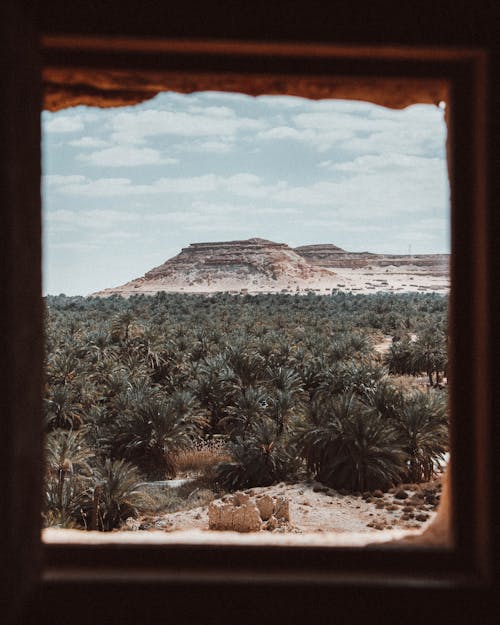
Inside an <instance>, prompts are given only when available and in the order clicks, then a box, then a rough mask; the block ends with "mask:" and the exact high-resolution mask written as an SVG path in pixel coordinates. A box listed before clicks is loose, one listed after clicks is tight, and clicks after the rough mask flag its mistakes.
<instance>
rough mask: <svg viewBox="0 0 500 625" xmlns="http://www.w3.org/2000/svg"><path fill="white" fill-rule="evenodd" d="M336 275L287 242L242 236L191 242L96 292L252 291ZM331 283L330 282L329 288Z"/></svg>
mask: <svg viewBox="0 0 500 625" xmlns="http://www.w3.org/2000/svg"><path fill="white" fill-rule="evenodd" d="M332 279H336V274H335V273H334V272H333V271H331V270H329V269H324V268H322V267H317V266H315V265H313V264H311V263H310V262H309V261H308V260H306V259H305V258H303V257H302V256H301V255H300V254H298V253H297V252H296V251H295V250H293V249H292V248H291V247H289V246H288V245H287V244H286V243H275V242H274V241H268V240H266V239H259V238H252V239H246V240H241V241H217V242H207V243H191V245H189V246H188V247H185V248H183V249H182V250H181V252H180V253H179V254H177V256H174V257H173V258H170V259H169V260H167V261H165V262H164V263H163V264H162V265H159V266H158V267H155V268H154V269H151V270H150V271H148V272H147V273H146V274H144V276H142V277H141V278H136V279H135V280H132V281H131V282H127V283H126V284H124V285H122V286H118V287H114V288H110V289H105V290H104V291H100V292H99V293H96V294H95V295H100V296H107V295H113V294H121V295H130V294H132V293H141V292H144V293H147V294H151V293H157V292H160V291H180V290H181V289H182V290H183V291H185V292H186V293H187V292H190V291H191V292H193V291H194V292H204V291H229V292H234V293H242V294H244V293H247V292H248V290H249V284H253V285H255V288H256V290H265V291H269V292H280V291H282V290H285V289H286V290H289V289H290V287H291V286H292V284H294V285H295V284H297V285H299V286H300V288H306V287H307V286H313V285H316V284H318V283H322V284H324V285H331V284H332ZM330 288H331V287H330Z"/></svg>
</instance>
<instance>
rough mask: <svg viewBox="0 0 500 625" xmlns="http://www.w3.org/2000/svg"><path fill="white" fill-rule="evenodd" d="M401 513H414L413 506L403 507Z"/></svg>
mask: <svg viewBox="0 0 500 625" xmlns="http://www.w3.org/2000/svg"><path fill="white" fill-rule="evenodd" d="M403 512H415V508H414V507H413V506H405V507H404V508H403Z"/></svg>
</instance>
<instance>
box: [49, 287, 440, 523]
mask: <svg viewBox="0 0 500 625" xmlns="http://www.w3.org/2000/svg"><path fill="white" fill-rule="evenodd" d="M446 318H447V300H446V298H444V297H442V296H439V295H436V294H389V293H376V294H370V295H354V294H346V293H334V294H332V295H329V296H319V295H315V294H312V293H311V294H309V295H289V294H274V295H257V296H233V295H229V294H223V293H220V294H215V295H213V296H211V297H206V296H199V295H187V294H166V293H158V294H157V295H155V296H152V297H148V296H135V297H132V298H130V299H128V300H127V299H123V298H121V297H118V296H113V297H110V298H83V297H65V296H57V297H48V298H47V299H46V354H47V355H46V358H47V363H46V388H45V400H44V401H45V429H46V439H45V440H46V443H45V453H46V475H45V484H46V488H45V493H46V500H45V505H44V511H43V518H44V524H45V525H59V526H65V527H71V526H73V527H86V528H96V529H101V530H110V529H112V528H115V527H119V526H120V524H121V523H122V522H123V521H124V520H125V519H126V518H127V517H129V516H134V515H136V514H137V513H138V512H140V511H144V510H147V508H148V506H149V505H150V503H151V502H150V501H148V498H147V496H146V495H145V494H144V492H143V491H142V490H141V489H140V488H138V485H139V483H141V482H143V481H147V480H163V479H166V478H171V477H174V476H175V475H176V473H177V471H178V470H179V468H180V469H185V468H186V467H187V465H186V463H185V460H186V458H187V457H189V458H191V465H192V466H191V465H190V467H187V468H191V469H193V470H194V471H195V472H197V473H198V479H200V480H203V481H204V483H205V484H209V485H210V488H212V489H213V491H214V493H220V492H225V491H229V490H235V489H239V488H248V487H253V486H266V485H270V484H273V483H276V482H281V481H287V482H294V481H297V480H300V479H306V478H308V477H311V478H314V479H317V480H319V481H320V482H322V483H324V484H326V485H328V486H330V487H332V488H336V489H339V490H345V491H350V492H358V491H359V492H363V491H370V490H374V489H382V490H386V489H388V488H390V487H391V486H394V485H396V484H399V483H404V482H412V483H415V482H422V481H427V480H429V479H431V478H432V476H433V474H434V471H435V469H436V467H437V466H439V463H440V462H441V461H442V460H443V457H444V455H445V453H446V452H447V450H448V416H447V401H446V389H445V388H444V387H443V382H444V378H445V376H446V367H447V356H446V354H447V345H446V341H447V339H446V337H447V334H446ZM384 336H390V337H392V343H391V344H390V347H389V350H388V351H387V353H385V354H383V355H382V354H380V353H378V352H377V351H376V350H375V349H374V345H375V344H376V343H377V341H380V340H381V339H382V338H383V337H384ZM417 376H420V377H421V376H426V377H427V384H425V383H424V384H422V383H421V382H420V383H417V382H416V380H417V379H418V378H417ZM197 457H198V459H199V460H200V461H199V463H198V465H197V462H196V458H197ZM202 458H203V459H204V461H203V462H201V459H202ZM207 458H209V461H207ZM183 461H184V464H183Z"/></svg>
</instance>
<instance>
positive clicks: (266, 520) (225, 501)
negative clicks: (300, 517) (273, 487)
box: [208, 492, 290, 532]
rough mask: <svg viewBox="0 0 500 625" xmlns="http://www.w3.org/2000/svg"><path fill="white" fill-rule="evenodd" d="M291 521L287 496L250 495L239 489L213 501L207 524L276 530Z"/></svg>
mask: <svg viewBox="0 0 500 625" xmlns="http://www.w3.org/2000/svg"><path fill="white" fill-rule="evenodd" d="M289 521H290V510H289V503H288V500H287V499H286V497H271V496H269V495H260V496H256V497H251V496H250V495H248V494H247V493H242V492H237V493H234V495H226V496H225V497H223V498H222V499H217V500H216V501H212V503H211V504H210V505H209V507H208V527H209V529H211V530H222V531H224V530H225V531H233V532H259V531H260V530H262V529H265V530H273V529H276V527H278V526H279V525H283V524H286V523H288V522H289Z"/></svg>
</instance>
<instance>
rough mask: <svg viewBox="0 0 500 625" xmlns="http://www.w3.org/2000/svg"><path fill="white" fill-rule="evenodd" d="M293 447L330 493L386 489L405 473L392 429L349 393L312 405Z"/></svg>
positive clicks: (402, 453) (398, 443)
mask: <svg viewBox="0 0 500 625" xmlns="http://www.w3.org/2000/svg"><path fill="white" fill-rule="evenodd" d="M297 445H298V449H299V452H300V454H301V455H302V457H303V458H304V459H305V461H306V464H307V468H308V470H309V471H311V472H312V473H313V474H314V475H315V476H316V478H317V479H318V480H319V481H320V482H323V483H325V484H327V485H329V486H331V487H333V488H338V489H347V490H351V491H366V490H375V489H382V490H386V489H388V488H390V487H391V486H393V485H394V484H396V483H397V482H398V481H399V480H400V478H401V476H402V474H403V472H404V468H405V459H406V456H405V454H404V451H403V449H402V446H401V444H400V442H399V440H398V436H397V432H396V430H395V428H394V427H393V425H392V424H390V423H388V422H387V421H386V420H384V419H382V418H381V417H380V415H378V413H377V412H376V411H375V410H373V409H370V408H368V407H367V406H365V405H364V404H362V403H361V402H360V401H359V400H358V399H357V398H356V397H355V396H354V395H352V394H345V395H341V396H339V397H336V398H333V399H331V400H330V401H327V402H321V403H320V402H315V403H314V404H313V406H312V411H311V413H310V415H309V419H308V421H307V422H306V423H305V424H303V425H302V426H301V427H300V428H299V432H298V436H297Z"/></svg>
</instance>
